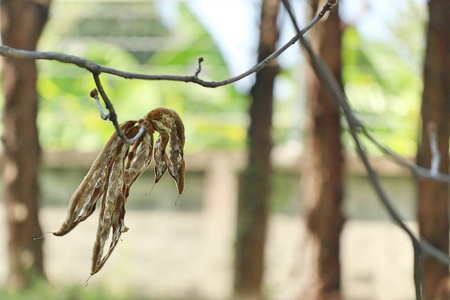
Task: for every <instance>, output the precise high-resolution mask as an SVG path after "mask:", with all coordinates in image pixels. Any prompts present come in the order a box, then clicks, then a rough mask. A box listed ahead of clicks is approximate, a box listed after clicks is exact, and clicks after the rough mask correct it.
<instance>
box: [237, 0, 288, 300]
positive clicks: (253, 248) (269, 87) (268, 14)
mask: <svg viewBox="0 0 450 300" xmlns="http://www.w3.org/2000/svg"><path fill="white" fill-rule="evenodd" d="M278 9H279V0H264V1H263V4H262V10H261V25H260V42H259V53H258V61H262V60H263V59H265V58H266V57H267V56H268V55H269V54H271V53H272V52H273V51H275V46H276V43H277V40H278V35H279V34H278V29H277V14H278ZM277 73H278V65H277V62H276V61H272V63H271V64H269V65H268V66H267V67H266V68H264V69H262V70H261V71H259V72H258V73H257V74H256V82H255V84H254V86H253V87H252V90H251V98H252V103H251V106H250V113H249V114H250V122H251V123H250V128H249V131H248V147H249V161H248V165H247V167H246V169H245V170H244V171H243V173H242V175H241V178H240V188H239V204H238V220H237V222H238V224H237V234H236V253H235V279H234V283H235V286H234V288H235V290H234V292H235V295H236V297H237V298H239V299H243V298H244V299H261V297H262V293H261V286H262V280H263V269H264V246H265V241H266V225H267V215H268V207H269V198H270V192H271V187H270V186H271V173H272V166H271V163H270V152H271V149H272V140H271V128H272V106H273V86H274V81H275V77H276V75H277Z"/></svg>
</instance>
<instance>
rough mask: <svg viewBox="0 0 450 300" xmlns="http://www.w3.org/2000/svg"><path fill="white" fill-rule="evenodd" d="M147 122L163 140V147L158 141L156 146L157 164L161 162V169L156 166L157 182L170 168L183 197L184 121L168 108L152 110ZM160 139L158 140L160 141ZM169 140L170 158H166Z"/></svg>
mask: <svg viewBox="0 0 450 300" xmlns="http://www.w3.org/2000/svg"><path fill="white" fill-rule="evenodd" d="M145 120H147V121H149V122H151V123H152V124H153V127H154V129H155V130H156V131H158V132H159V133H160V138H161V145H160V146H158V141H157V142H156V143H157V145H155V162H157V161H159V165H158V166H159V167H160V168H159V169H157V168H156V166H155V182H158V180H159V179H160V178H161V177H162V175H163V174H164V172H165V171H166V168H168V169H169V173H170V175H171V176H172V178H173V179H175V182H176V185H177V188H178V194H180V195H181V193H183V190H184V180H185V179H184V172H185V162H184V153H183V148H184V143H185V135H184V124H183V121H182V120H181V118H180V116H179V115H178V114H177V113H176V112H175V111H174V110H171V109H166V108H158V109H155V110H152V111H151V112H149V113H148V114H147V116H145ZM167 134H168V136H169V137H168V138H167V137H166V135H167ZM160 138H158V140H159V139H160ZM167 139H169V140H170V148H169V155H168V157H166V156H165V153H164V149H165V146H166V144H167ZM164 143H165V144H164ZM163 146H164V147H163ZM157 151H158V155H157ZM157 156H158V158H157ZM163 161H164V162H163Z"/></svg>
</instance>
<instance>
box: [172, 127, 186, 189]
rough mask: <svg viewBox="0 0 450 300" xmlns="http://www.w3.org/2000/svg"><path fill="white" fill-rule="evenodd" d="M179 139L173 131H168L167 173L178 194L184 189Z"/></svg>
mask: <svg viewBox="0 0 450 300" xmlns="http://www.w3.org/2000/svg"><path fill="white" fill-rule="evenodd" d="M183 156H184V155H183V147H182V146H181V141H180V139H179V138H178V135H177V134H176V132H175V131H171V133H170V149H169V162H170V163H169V173H170V175H171V176H172V178H173V179H175V182H176V184H177V188H178V194H179V195H181V194H182V193H183V190H184V169H185V163H184V157H183Z"/></svg>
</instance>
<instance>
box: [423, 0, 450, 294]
mask: <svg viewBox="0 0 450 300" xmlns="http://www.w3.org/2000/svg"><path fill="white" fill-rule="evenodd" d="M428 4H429V24H428V33H427V48H426V54H425V62H424V90H423V95H422V96H423V97H422V109H421V114H422V132H421V140H420V142H419V148H418V154H417V163H418V165H420V166H423V167H425V168H430V165H431V150H430V144H429V142H430V139H429V132H428V130H427V127H428V124H430V123H434V124H435V125H436V128H437V142H438V147H439V153H440V155H441V164H440V166H439V171H440V172H442V173H448V171H449V129H450V128H449V127H450V56H449V53H450V31H449V28H450V18H449V13H450V1H448V0H431V1H429V2H428ZM448 198H449V191H448V185H447V184H445V183H440V182H436V181H432V180H420V181H419V183H418V220H419V231H420V235H421V237H422V238H425V239H426V240H427V241H428V242H430V243H431V244H432V245H434V246H435V247H437V248H439V249H440V250H442V251H444V252H445V253H448V252H449V216H448V212H449V204H448ZM422 272H423V273H422V287H423V293H424V298H425V299H436V295H437V294H436V293H437V290H438V286H439V285H440V284H441V282H442V281H443V280H444V279H445V278H446V277H447V276H448V275H449V270H448V266H446V265H443V264H441V263H439V262H437V261H436V260H433V259H432V258H429V257H423V259H422Z"/></svg>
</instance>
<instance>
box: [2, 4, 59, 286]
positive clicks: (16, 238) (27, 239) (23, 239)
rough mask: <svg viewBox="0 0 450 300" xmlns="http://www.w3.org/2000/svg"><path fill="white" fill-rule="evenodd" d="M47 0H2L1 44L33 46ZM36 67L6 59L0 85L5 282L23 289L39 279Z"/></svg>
mask: <svg viewBox="0 0 450 300" xmlns="http://www.w3.org/2000/svg"><path fill="white" fill-rule="evenodd" d="M49 5H50V2H49V1H25V0H10V1H8V0H2V1H1V32H2V40H3V44H5V45H8V46H11V47H15V48H20V49H26V50H35V49H36V44H37V41H38V39H39V36H40V34H41V32H42V29H43V27H44V25H45V22H46V20H47V17H48V8H49ZM36 79H37V69H36V63H35V61H33V60H19V59H15V58H11V57H5V58H4V60H3V70H2V84H3V93H4V97H5V105H4V109H3V127H4V132H3V145H4V152H5V155H4V174H3V178H4V185H5V187H4V189H5V195H4V200H5V206H6V215H7V227H8V254H9V273H8V286H9V287H12V288H23V287H26V286H28V285H29V284H30V283H31V281H32V279H33V278H34V277H36V276H39V277H44V278H45V275H44V265H43V255H42V240H37V241H34V240H33V238H35V237H39V236H41V235H42V231H41V227H40V225H39V221H38V183H37V175H38V168H39V152H40V149H39V140H38V131H37V126H36V115H37V91H36Z"/></svg>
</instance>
